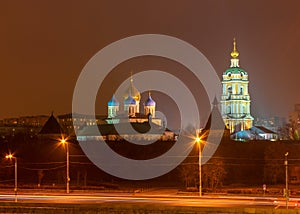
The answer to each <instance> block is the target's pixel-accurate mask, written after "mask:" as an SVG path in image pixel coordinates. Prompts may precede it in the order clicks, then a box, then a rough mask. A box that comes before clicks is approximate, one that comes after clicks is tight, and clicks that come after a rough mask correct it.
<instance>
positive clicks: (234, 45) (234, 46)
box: [231, 38, 239, 59]
mask: <svg viewBox="0 0 300 214" xmlns="http://www.w3.org/2000/svg"><path fill="white" fill-rule="evenodd" d="M231 56H232V58H234V59H235V58H237V57H238V56H239V52H238V51H237V49H236V41H235V38H233V51H232V52H231Z"/></svg>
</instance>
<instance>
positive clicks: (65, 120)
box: [57, 113, 106, 135]
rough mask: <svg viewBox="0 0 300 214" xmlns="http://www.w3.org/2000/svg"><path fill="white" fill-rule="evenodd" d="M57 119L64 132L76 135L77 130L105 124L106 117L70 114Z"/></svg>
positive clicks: (59, 116)
mask: <svg viewBox="0 0 300 214" xmlns="http://www.w3.org/2000/svg"><path fill="white" fill-rule="evenodd" d="M57 118H58V121H59V124H60V125H61V127H62V129H63V130H64V132H65V133H68V134H69V135H74V134H75V132H74V131H75V129H76V130H78V129H82V128H83V127H85V126H94V125H97V124H103V123H105V118H106V116H101V115H95V116H94V115H85V114H77V113H73V114H72V113H69V114H62V115H58V116H57Z"/></svg>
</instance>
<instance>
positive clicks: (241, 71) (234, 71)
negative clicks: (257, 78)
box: [225, 67, 248, 75]
mask: <svg viewBox="0 0 300 214" xmlns="http://www.w3.org/2000/svg"><path fill="white" fill-rule="evenodd" d="M229 73H231V74H243V75H248V74H247V72H246V71H245V70H244V69H242V68H239V67H232V68H228V69H227V70H226V71H225V74H229Z"/></svg>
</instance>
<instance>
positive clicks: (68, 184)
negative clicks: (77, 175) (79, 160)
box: [60, 139, 70, 193]
mask: <svg viewBox="0 0 300 214" xmlns="http://www.w3.org/2000/svg"><path fill="white" fill-rule="evenodd" d="M60 142H61V144H63V145H66V150H67V193H70V175H69V168H70V166H69V164H70V161H69V143H68V142H67V141H66V140H65V139H61V141H60Z"/></svg>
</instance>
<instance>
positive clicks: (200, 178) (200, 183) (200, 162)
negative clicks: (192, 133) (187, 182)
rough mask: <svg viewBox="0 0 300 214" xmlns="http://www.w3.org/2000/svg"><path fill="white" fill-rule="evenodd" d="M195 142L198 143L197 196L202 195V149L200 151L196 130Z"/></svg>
mask: <svg viewBox="0 0 300 214" xmlns="http://www.w3.org/2000/svg"><path fill="white" fill-rule="evenodd" d="M196 143H197V144H198V149H199V160H198V163H199V197H202V170H201V168H202V167H201V166H202V151H201V138H200V136H199V132H197V131H196Z"/></svg>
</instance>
